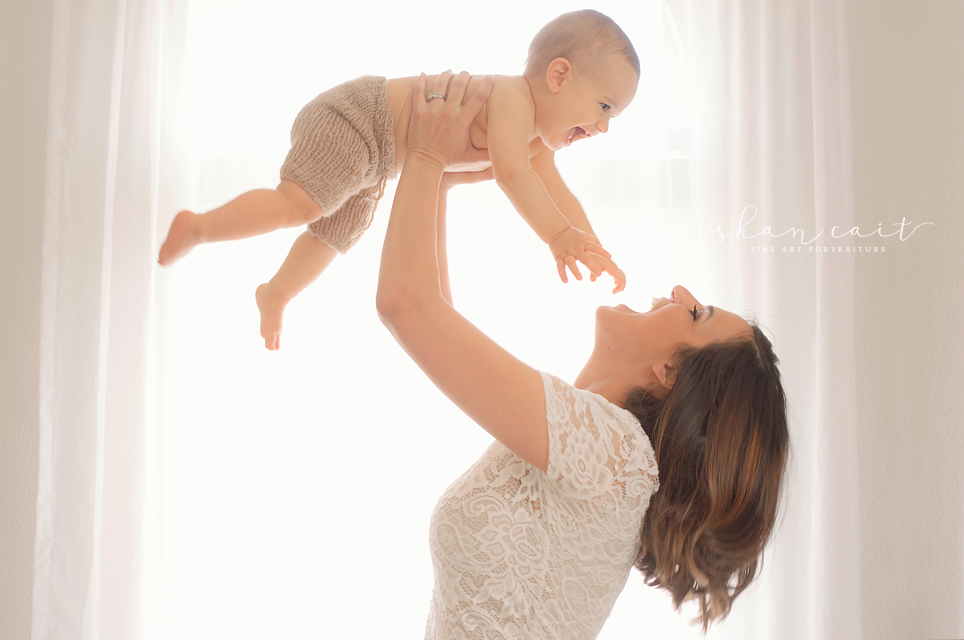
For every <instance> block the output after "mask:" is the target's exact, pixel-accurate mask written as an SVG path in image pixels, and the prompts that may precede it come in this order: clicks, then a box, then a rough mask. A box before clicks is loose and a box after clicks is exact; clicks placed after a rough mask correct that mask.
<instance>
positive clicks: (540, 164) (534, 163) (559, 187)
mask: <svg viewBox="0 0 964 640" xmlns="http://www.w3.org/2000/svg"><path fill="white" fill-rule="evenodd" d="M539 146H540V148H539V149H538V151H536V153H535V155H533V156H532V157H531V158H530V159H529V165H530V166H531V167H532V170H533V171H535V173H536V175H538V176H539V179H540V180H542V184H543V185H544V186H545V188H546V191H547V192H548V193H549V197H550V198H552V201H553V202H554V203H555V204H556V206H557V207H558V208H559V210H560V211H561V212H562V214H563V215H564V216H566V218H567V219H568V220H569V222H570V223H571V224H572V226H574V227H575V228H577V229H579V230H581V231H585V232H586V233H587V234H589V236H590V237H591V239H592V240H593V242H595V243H596V244H597V245H599V246H602V243H601V242H600V241H599V236H597V235H596V232H595V231H594V230H593V228H592V225H590V224H589V218H587V217H586V212H585V210H583V208H582V205H581V204H579V200H577V199H576V196H574V195H573V194H572V191H570V190H569V187H567V186H566V183H565V182H563V180H562V176H560V175H559V170H558V169H557V168H556V161H555V152H554V151H552V150H551V149H549V148H547V147H546V146H545V145H542V144H540V145H539ZM530 152H531V151H530ZM594 258H595V260H596V262H597V263H598V264H599V266H600V268H601V269H602V270H603V271H605V272H607V273H608V274H609V275H611V276H612V277H613V282H614V284H615V286H614V288H613V293H618V292H620V291H622V290H623V289H624V288H625V287H626V274H625V273H623V271H622V269H620V268H619V267H617V266H616V263H615V262H613V261H612V260H608V259H603V258H602V257H601V256H594ZM593 279H595V278H593Z"/></svg>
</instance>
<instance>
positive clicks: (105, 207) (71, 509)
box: [33, 0, 183, 640]
mask: <svg viewBox="0 0 964 640" xmlns="http://www.w3.org/2000/svg"><path fill="white" fill-rule="evenodd" d="M180 13H181V12H180V10H179V9H178V8H177V6H176V3H174V2H167V1H165V0H156V1H151V0H130V1H127V0H102V1H96V0H57V1H56V2H54V3H53V12H52V20H53V29H52V39H51V40H52V49H51V57H50V85H49V104H48V122H47V149H46V178H45V196H44V232H43V256H42V276H41V288H42V293H41V298H42V303H41V304H42V320H41V331H40V332H41V343H40V350H41V355H40V363H41V377H40V403H41V407H40V475H39V481H38V504H37V530H36V555H35V574H34V607H33V638H34V640H42V639H46V638H90V639H93V638H97V639H100V638H118V639H120V638H133V637H144V635H145V630H146V629H148V628H150V627H151V624H152V620H151V619H150V616H149V615H146V609H145V607H144V606H143V603H144V602H145V601H146V597H147V596H148V595H149V588H148V585H149V584H151V583H152V581H153V579H151V578H150V573H151V571H152V568H151V567H152V565H153V564H155V563H152V562H151V561H150V554H147V553H145V550H146V549H147V543H148V542H149V541H150V535H151V533H150V532H151V530H152V528H153V527H152V526H151V525H150V523H151V522H152V520H153V519H154V518H155V517H156V513H152V504H154V503H155V502H156V500H154V499H153V498H152V493H153V489H152V488H151V487H150V483H149V482H148V479H149V470H150V469H151V468H152V467H153V466H154V462H153V460H152V452H153V451H155V450H156V447H155V446H153V443H152V439H153V438H154V437H155V434H154V432H153V428H152V425H153V419H152V416H153V414H154V407H153V396H154V381H155V378H156V376H155V372H154V367H155V363H156V354H157V350H156V344H157V342H156V336H157V334H158V327H156V326H155V323H154V318H155V317H156V316H157V310H158V296H157V292H156V290H155V286H154V266H153V256H154V253H155V247H156V244H157V242H156V236H157V232H156V229H155V220H156V218H157V211H158V209H159V208H161V209H164V208H167V207H170V206H172V190H173V188H174V187H173V186H172V185H175V184H179V183H183V179H182V176H181V175H179V174H183V167H182V166H181V161H180V160H179V159H178V151H177V149H178V146H177V144H176V137H175V136H174V135H173V134H172V130H171V126H170V124H169V123H171V122H173V121H174V120H175V119H176V111H175V106H176V104H177V86H178V73H177V69H178V66H179V59H180V55H181V54H180V51H179V50H178V42H177V37H176V34H177V33H178V31H179V29H180V27H181V26H182V25H180V24H179V23H180V21H182V17H181V15H180Z"/></svg>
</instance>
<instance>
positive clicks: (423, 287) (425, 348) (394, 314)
mask: <svg viewBox="0 0 964 640" xmlns="http://www.w3.org/2000/svg"><path fill="white" fill-rule="evenodd" d="M450 80H451V82H450ZM468 80H469V76H468V74H466V73H464V72H463V73H460V74H459V75H458V76H455V77H454V78H453V77H452V75H451V73H448V72H446V73H443V74H441V75H440V76H439V77H438V80H437V81H436V85H435V87H434V89H433V91H435V92H438V93H441V94H444V95H446V97H445V98H443V99H439V98H436V99H434V100H430V101H429V100H426V87H425V84H426V80H425V76H424V75H423V76H421V77H420V78H419V80H418V81H417V82H416V83H415V93H414V97H413V108H412V120H411V126H410V128H409V135H408V155H407V157H406V160H405V167H404V169H403V170H402V175H401V178H400V179H399V182H398V189H397V190H396V193H395V202H394V204H393V205H392V215H391V219H390V220H389V223H388V232H387V234H386V236H385V245H384V247H383V249H382V262H381V269H380V271H379V276H378V295H377V298H376V305H377V308H378V314H379V317H380V318H381V319H382V322H383V323H384V324H385V326H386V327H388V329H389V330H390V331H391V332H392V335H394V336H395V339H396V340H397V341H398V343H399V344H400V345H401V346H402V348H403V349H405V351H406V353H408V355H409V356H410V357H411V358H412V360H414V361H415V363H416V364H417V365H418V366H419V367H420V368H421V369H422V371H424V372H425V374H426V375H427V376H428V377H429V378H430V379H431V380H432V382H434V383H435V385H436V386H437V387H438V388H439V389H440V390H441V391H442V392H443V393H444V394H445V395H446V396H448V397H449V399H451V400H452V402H454V403H455V404H456V405H458V406H459V408H461V409H462V411H464V412H465V413H466V414H467V415H468V416H469V417H470V418H472V419H473V420H474V421H475V422H476V423H478V424H479V425H480V426H481V427H482V428H484V429H485V430H486V431H488V432H489V433H490V434H492V436H494V437H495V438H496V439H497V440H499V441H500V442H502V444H504V445H505V446H507V447H508V448H509V449H511V450H512V451H513V452H514V453H515V454H516V455H518V456H519V457H521V458H522V459H524V460H526V461H527V462H529V463H531V464H533V465H535V466H537V467H539V468H540V469H542V470H543V471H544V470H545V469H546V467H547V465H548V458H549V439H548V433H547V427H546V411H545V394H544V391H543V387H542V378H541V376H540V375H539V373H538V372H537V371H536V370H535V369H533V368H532V367H529V366H528V365H526V364H525V363H523V362H521V361H519V360H518V359H516V358H515V357H514V356H512V354H510V353H509V352H507V351H506V350H505V349H503V348H502V347H500V346H499V345H498V344H496V343H495V342H494V341H493V340H492V339H491V338H489V337H488V336H487V335H485V334H484V333H482V332H481V331H479V329H477V328H476V327H475V326H474V325H473V324H472V323H471V322H469V321H468V320H466V319H465V318H463V317H462V315H461V314H459V313H458V312H457V311H456V310H455V309H453V308H452V306H451V305H449V304H448V303H447V302H446V300H445V298H444V297H443V295H442V290H441V285H440V281H439V262H438V260H439V258H438V255H437V252H436V247H437V243H436V228H437V226H436V225H437V222H436V210H437V206H438V190H439V182H440V180H441V177H442V172H443V171H444V170H445V169H452V168H455V169H456V170H457V168H458V166H459V165H460V164H471V163H473V162H478V161H480V160H484V159H485V157H484V156H485V152H484V151H479V150H477V149H474V148H473V147H472V145H471V143H470V142H469V136H468V131H469V125H470V124H471V123H472V120H473V119H474V118H475V116H476V115H477V114H478V112H479V110H480V109H481V108H482V105H483V104H484V103H485V99H486V98H487V97H488V94H489V92H490V91H491V88H492V80H491V79H488V78H487V79H485V80H483V82H482V83H481V84H480V85H479V88H478V90H477V91H476V93H475V95H473V96H472V97H471V98H470V99H469V100H468V101H466V103H465V104H464V105H463V104H461V102H462V97H463V96H464V94H465V87H466V85H467V84H468ZM496 250H497V249H496Z"/></svg>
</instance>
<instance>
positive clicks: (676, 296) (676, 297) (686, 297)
mask: <svg viewBox="0 0 964 640" xmlns="http://www.w3.org/2000/svg"><path fill="white" fill-rule="evenodd" d="M669 299H670V300H672V301H673V302H678V303H680V304H683V305H686V306H692V305H697V306H701V305H700V303H699V300H697V299H696V298H694V297H693V294H692V293H690V292H689V291H687V290H686V287H684V286H682V285H676V286H675V287H673V291H672V292H671V293H670V298H669Z"/></svg>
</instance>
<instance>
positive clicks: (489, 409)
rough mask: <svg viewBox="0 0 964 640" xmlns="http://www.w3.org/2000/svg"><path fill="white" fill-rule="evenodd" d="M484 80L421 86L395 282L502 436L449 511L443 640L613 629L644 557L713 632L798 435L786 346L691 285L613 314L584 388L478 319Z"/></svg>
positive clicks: (464, 402) (748, 570) (433, 346)
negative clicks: (473, 299) (460, 295)
mask: <svg viewBox="0 0 964 640" xmlns="http://www.w3.org/2000/svg"><path fill="white" fill-rule="evenodd" d="M467 83H468V75H467V74H464V73H463V74H459V75H458V76H456V77H455V78H452V76H451V74H450V73H444V74H442V75H440V76H439V77H438V79H437V81H436V83H435V85H434V87H433V88H432V91H433V93H437V94H442V95H444V96H445V97H444V98H441V99H435V100H431V101H427V100H426V94H427V92H428V88H427V87H426V86H425V85H426V81H425V78H424V76H422V77H421V78H420V79H419V81H418V83H416V87H415V107H414V112H413V115H412V121H411V128H410V131H409V138H408V158H409V159H408V161H407V162H406V165H405V169H404V171H403V172H402V176H401V179H400V181H399V184H398V189H397V192H396V196H395V203H394V205H393V207H392V215H391V219H390V221H389V226H388V233H387V235H386V238H385V245H384V249H383V252H382V263H381V271H380V275H379V283H378V297H377V306H378V312H379V315H380V316H381V318H382V320H383V322H384V323H385V325H386V326H387V327H388V328H389V329H390V330H391V331H392V333H393V334H394V336H395V338H396V339H397V340H398V342H399V344H401V346H402V347H403V348H404V349H405V350H406V351H407V352H408V354H409V355H410V356H411V357H412V359H413V360H414V361H415V362H416V363H417V364H418V365H419V367H421V369H422V370H423V371H424V372H425V373H426V375H428V376H429V378H431V379H432V381H433V382H434V383H435V384H436V385H437V386H438V387H439V389H441V390H442V391H443V392H444V393H445V394H446V395H447V396H448V397H449V398H450V399H451V400H452V401H453V402H455V404H457V405H458V406H459V407H460V408H461V409H462V410H463V411H464V412H465V413H466V414H468V415H469V417H471V418H472V419H473V420H475V421H476V422H477V423H478V424H479V425H480V426H482V427H483V428H484V429H486V430H487V431H488V432H489V433H491V434H492V435H493V436H494V437H495V439H496V442H495V443H493V445H492V446H491V447H490V448H489V449H488V450H487V451H486V452H485V453H484V454H483V456H482V458H481V459H480V460H479V461H478V462H477V463H475V464H474V465H473V466H472V467H471V468H470V469H469V470H468V471H467V472H466V473H465V474H464V475H463V476H462V477H461V478H459V479H458V480H457V481H456V482H455V483H454V484H453V485H452V486H451V487H449V489H447V490H446V492H445V493H444V494H443V496H442V498H441V499H440V501H439V503H438V506H437V507H436V509H435V512H434V513H433V516H432V525H431V534H430V535H431V540H430V545H431V550H432V557H433V563H434V568H435V588H434V592H433V597H432V606H431V611H430V614H429V620H428V626H427V629H426V638H439V639H442V638H444V639H446V640H449V639H452V638H480V639H481V638H485V639H488V638H503V637H504V638H512V637H519V638H594V637H595V636H596V635H597V634H598V633H599V631H600V629H601V628H602V625H603V623H604V622H605V620H606V618H607V617H608V615H609V613H610V611H611V610H612V606H613V604H614V602H615V599H616V597H617V596H618V595H619V592H620V591H621V590H622V588H623V586H624V585H625V583H626V580H627V578H628V576H629V572H630V570H631V568H632V567H633V565H635V566H637V567H638V568H639V569H640V570H641V571H642V572H643V574H644V575H645V577H646V579H647V582H648V584H651V585H656V586H660V587H662V588H664V589H666V590H668V591H669V592H670V593H671V594H672V597H673V600H674V603H675V604H676V606H677V608H679V606H680V605H681V604H682V602H683V600H684V599H687V598H695V599H696V600H697V602H698V603H699V620H700V622H701V623H702V626H703V629H704V630H705V629H706V628H707V625H708V624H709V623H710V622H712V621H715V620H720V619H722V618H723V617H725V616H726V614H727V613H728V612H729V609H730V604H731V602H732V600H733V598H735V597H736V596H737V595H738V594H739V593H740V592H741V591H742V590H743V589H744V588H745V587H746V586H747V584H748V583H749V582H750V581H751V580H752V579H753V578H754V576H755V575H756V570H757V562H758V560H759V558H760V555H761V553H762V551H763V547H764V545H765V544H766V542H767V540H768V539H769V537H770V534H771V532H772V530H773V526H774V521H775V518H776V511H777V503H778V501H779V496H780V487H781V481H782V477H783V472H784V468H785V465H786V457H787V448H788V435H787V426H786V409H785V400H784V395H783V389H782V387H781V384H780V377H779V373H778V371H777V369H776V362H777V361H776V358H775V356H774V355H773V352H772V350H771V347H770V343H769V341H767V339H766V338H765V337H764V336H763V335H762V333H761V332H760V330H759V329H758V328H757V327H755V326H752V325H750V324H749V323H747V322H746V321H745V320H743V319H742V318H740V317H739V316H736V315H734V314H732V313H729V312H727V311H724V310H722V309H717V308H714V307H709V306H703V305H701V304H700V303H699V302H698V301H697V300H696V299H695V298H693V296H692V295H691V294H690V293H689V292H688V291H686V289H684V288H682V287H675V288H674V289H673V291H672V292H671V294H670V297H669V298H660V299H658V300H655V299H654V303H653V308H652V309H651V310H650V311H649V312H646V313H636V312H634V311H632V310H631V309H629V308H627V307H625V306H622V305H620V306H619V307H615V308H611V307H602V308H600V309H599V310H598V311H597V313H596V340H595V346H594V348H593V352H592V354H591V355H590V357H589V361H588V362H587V363H586V365H585V367H584V368H583V370H582V372H581V373H580V374H579V376H578V377H577V378H576V381H575V384H574V385H569V384H567V383H565V382H562V381H561V380H559V379H557V378H554V377H552V376H550V375H547V374H543V373H540V372H538V371H536V370H535V369H532V368H531V367H528V366H527V365H525V364H524V363H522V362H520V361H519V360H517V359H515V358H514V357H513V356H512V355H511V354H509V353H508V352H506V351H505V350H504V349H502V348H501V347H499V345H497V344H496V343H495V342H493V341H492V340H491V339H490V338H488V337H487V336H486V335H485V334H483V333H482V332H481V331H479V330H478V329H477V328H476V327H474V326H473V325H472V324H471V323H469V322H468V321H467V320H466V319H465V318H463V317H462V316H461V315H459V313H458V312H456V311H455V309H454V308H453V307H452V306H451V297H450V294H449V287H448V276H447V266H446V255H445V244H444V214H445V211H444V208H445V200H444V192H445V188H444V186H445V184H444V183H443V171H445V170H447V169H453V168H457V167H458V166H459V165H460V164H469V163H472V162H474V161H478V160H480V159H484V155H485V154H484V152H481V151H478V150H475V149H472V148H471V145H470V144H469V142H468V136H467V131H468V125H469V123H470V122H471V121H472V119H473V118H474V116H475V115H476V113H477V112H478V110H479V109H480V108H481V107H482V104H483V103H484V100H485V98H486V97H487V95H488V92H489V91H490V90H491V82H490V81H489V80H488V79H486V80H484V81H483V82H482V84H481V85H480V88H479V90H478V91H477V92H476V94H475V95H474V96H473V97H472V98H471V99H469V100H468V101H466V103H465V104H464V105H462V104H461V101H462V98H463V96H464V91H465V86H466V84H467ZM448 179H449V178H446V181H447V180H448ZM458 179H459V178H458V177H456V178H455V181H458ZM466 179H474V178H466ZM440 185H442V186H443V189H442V193H441V196H440V193H439V192H440ZM593 275H598V273H597V274H593Z"/></svg>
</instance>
